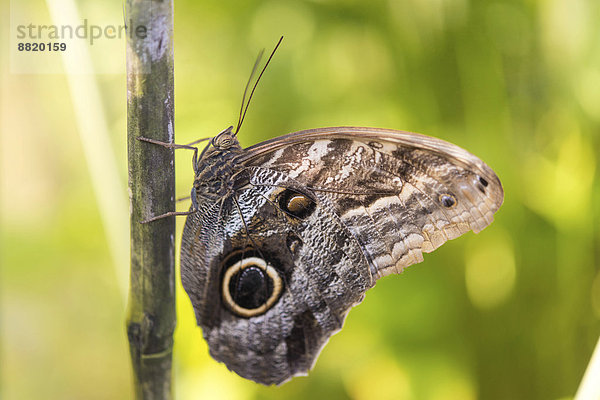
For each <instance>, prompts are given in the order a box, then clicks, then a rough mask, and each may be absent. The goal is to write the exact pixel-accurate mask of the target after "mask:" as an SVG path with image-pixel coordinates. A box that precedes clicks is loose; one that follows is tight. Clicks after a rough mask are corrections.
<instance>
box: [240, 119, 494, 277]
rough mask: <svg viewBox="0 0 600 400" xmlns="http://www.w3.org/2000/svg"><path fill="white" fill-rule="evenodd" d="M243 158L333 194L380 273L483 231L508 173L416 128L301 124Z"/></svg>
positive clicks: (336, 206) (343, 217) (338, 209)
mask: <svg viewBox="0 0 600 400" xmlns="http://www.w3.org/2000/svg"><path fill="white" fill-rule="evenodd" d="M243 163H244V164H245V165H247V166H256V167H259V168H265V169H269V170H274V171H278V172H281V173H283V174H285V175H287V176H288V177H289V178H291V179H293V180H295V181H297V182H298V184H300V185H304V186H305V187H307V188H310V189H311V190H313V191H314V192H315V193H316V195H317V196H318V197H319V198H320V199H323V200H325V199H326V201H327V202H329V203H330V204H331V205H332V206H333V207H334V210H335V213H336V214H337V215H338V216H339V217H340V218H341V220H342V221H343V223H344V225H345V226H346V227H347V228H348V229H349V231H350V232H351V233H352V235H353V237H354V238H355V239H356V240H357V242H358V243H359V244H360V246H361V248H362V249H363V251H364V252H365V254H366V255H367V258H368V259H369V264H370V268H371V272H372V274H373V276H374V277H375V278H380V277H382V276H385V275H388V274H390V273H399V272H401V271H402V269H403V268H405V267H407V266H409V265H411V264H414V263H418V262H421V261H423V252H425V253H428V252H431V251H433V250H435V249H436V248H438V247H439V246H441V245H442V244H443V243H444V242H446V241H447V240H449V239H454V238H456V237H458V236H460V235H462V234H463V233H465V232H468V231H470V230H473V231H474V232H479V231H481V230H482V229H483V228H485V227H486V226H488V225H489V224H490V223H491V222H492V220H493V215H494V213H495V212H496V211H497V210H498V209H499V208H500V206H501V204H502V201H503V198H504V194H503V190H502V185H501V183H500V180H499V179H498V177H497V176H496V174H495V173H494V172H493V171H492V169H491V168H490V167H488V166H487V165H486V164H485V163H484V162H482V161H481V160H480V159H479V158H477V157H475V156H474V155H472V154H470V153H469V152H467V151H465V150H463V149H461V148H460V147H458V146H456V145H453V144H451V143H448V142H445V141H442V140H439V139H435V138H432V137H428V136H424V135H419V134H415V133H410V132H402V131H395V130H387V129H375V128H360V127H336V128H322V129H314V130H307V131H301V132H296V133H292V134H289V135H286V136H283V137H280V138H276V139H273V140H269V141H266V142H263V143H261V144H258V145H256V146H253V147H250V148H248V149H247V151H246V155H245V158H244V160H243ZM451 203H452V204H451Z"/></svg>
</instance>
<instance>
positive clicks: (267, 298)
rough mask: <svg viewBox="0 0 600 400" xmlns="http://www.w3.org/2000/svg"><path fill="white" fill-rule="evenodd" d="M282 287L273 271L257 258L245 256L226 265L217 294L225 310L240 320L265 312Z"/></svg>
mask: <svg viewBox="0 0 600 400" xmlns="http://www.w3.org/2000/svg"><path fill="white" fill-rule="evenodd" d="M282 288H283V282H282V280H281V277H280V276H279V274H278V273H277V270H275V268H273V267H272V266H270V265H268V264H267V263H266V262H265V260H264V259H262V258H260V257H247V258H244V259H241V260H239V261H237V262H236V263H234V264H232V265H230V266H229V267H228V269H227V270H226V271H225V274H224V275H223V281H222V285H221V292H222V296H223V301H224V302H225V304H226V305H227V306H228V307H229V309H230V310H231V311H232V312H234V313H235V314H237V315H239V316H240V317H245V318H250V317H254V316H257V315H260V314H263V313H265V312H266V311H267V310H269V309H270V308H271V307H272V306H273V304H275V302H276V301H277V299H279V296H280V295H281V292H282Z"/></svg>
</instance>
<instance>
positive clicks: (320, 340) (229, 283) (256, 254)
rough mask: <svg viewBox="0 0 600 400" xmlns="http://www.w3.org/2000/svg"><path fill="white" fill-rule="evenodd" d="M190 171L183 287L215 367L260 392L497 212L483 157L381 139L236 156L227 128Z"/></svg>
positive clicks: (351, 130) (330, 136)
mask: <svg viewBox="0 0 600 400" xmlns="http://www.w3.org/2000/svg"><path fill="white" fill-rule="evenodd" d="M238 129H239V124H238ZM236 131H237V130H236ZM194 170H195V179H194V185H193V189H192V207H191V209H190V211H189V212H188V213H186V214H189V215H188V216H187V220H186V223H185V227H184V230H183V237H182V245H181V279H182V282H183V287H184V288H185V290H186V292H187V293H188V295H189V297H190V299H191V302H192V305H193V307H194V311H195V314H196V319H197V321H198V324H199V325H200V326H201V327H202V332H203V335H204V338H205V339H206V341H207V342H208V346H209V350H210V354H211V355H212V357H214V358H215V359H216V360H218V361H221V362H223V363H225V365H226V366H227V367H228V368H229V369H230V370H233V371H234V372H236V373H237V374H239V375H241V376H242V377H245V378H248V379H251V380H253V381H255V382H258V383H261V384H264V385H270V384H281V383H283V382H286V381H287V380H289V379H290V378H291V377H293V376H295V375H303V374H306V373H307V371H308V370H309V369H310V368H311V367H312V366H313V364H314V363H315V361H316V359H317V356H318V354H319V352H320V351H321V349H322V348H323V346H324V345H325V343H326V342H327V341H328V339H329V337H331V335H333V334H334V333H336V332H337V331H339V330H340V329H341V328H342V325H343V323H344V319H345V318H346V315H347V313H348V311H349V310H350V309H351V308H352V307H353V306H355V305H357V304H358V303H360V302H361V301H362V300H363V299H364V297H365V292H366V291H367V290H368V289H370V288H372V287H373V286H374V285H375V283H376V282H377V281H378V280H379V279H381V278H383V277H384V276H387V275H390V274H397V273H400V272H402V270H403V269H404V268H406V267H407V266H409V265H411V264H415V263H418V262H421V261H423V253H429V252H431V251H433V250H435V249H436V248H438V247H439V246H441V245H442V244H443V243H444V242H446V241H447V240H450V239H454V238H456V237H458V236H460V235H462V234H463V233H465V232H468V231H470V230H472V231H474V232H479V231H481V230H482V229H484V228H485V227H486V226H488V225H489V224H490V223H491V222H492V220H493V215H494V213H495V212H496V211H497V210H498V209H499V207H500V205H501V204H502V201H503V190H502V186H501V184H500V181H499V179H498V177H497V176H496V174H495V173H494V171H492V170H491V169H490V168H489V167H488V166H487V165H486V164H485V163H483V162H482V161H481V160H480V159H479V158H477V157H475V156H474V155H472V154H470V153H468V152H467V151H465V150H463V149H461V148H459V147H457V146H455V145H453V144H450V143H447V142H444V141H442V140H439V139H435V138H431V137H427V136H423V135H419V134H416V133H409V132H402V131H395V130H388V129H376V128H361V127H336V128H321V129H312V130H305V131H301V132H296V133H291V134H288V135H285V136H281V137H278V138H275V139H271V140H268V141H266V142H263V143H260V144H257V145H254V146H252V147H249V148H246V149H243V148H242V147H241V146H240V144H239V142H238V139H237V136H236V132H234V131H233V129H232V127H230V128H228V129H226V130H224V131H223V132H221V133H219V134H218V135H217V136H216V137H214V138H212V140H210V142H209V144H208V145H207V146H206V148H205V149H204V150H203V152H202V153H201V155H200V157H199V158H197V157H194Z"/></svg>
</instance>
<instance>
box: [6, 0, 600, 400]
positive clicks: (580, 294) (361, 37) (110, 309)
mask: <svg viewBox="0 0 600 400" xmlns="http://www.w3.org/2000/svg"><path fill="white" fill-rule="evenodd" d="M49 3H52V2H50V1H49V2H46V3H44V2H41V1H37V2H32V1H30V2H29V3H28V4H30V5H32V6H31V7H30V8H29V9H28V12H30V13H31V16H32V17H31V18H32V20H36V18H37V19H41V20H44V19H48V18H51V17H50V14H49V12H48V8H47V4H49ZM65 3H69V2H65ZM73 4H75V5H76V6H77V7H78V9H79V13H80V15H81V16H82V18H83V17H87V18H90V20H92V19H94V18H96V19H99V18H102V20H103V21H111V22H112V23H115V24H118V23H120V22H121V21H122V10H121V7H122V5H121V3H120V2H115V1H109V2H94V1H91V0H78V1H76V2H74V3H73ZM9 15H10V14H9V4H8V2H4V3H3V4H2V34H3V41H2V42H3V50H2V57H0V63H2V78H1V82H2V83H1V88H0V89H1V93H2V108H1V117H0V123H1V134H2V136H1V145H0V155H1V160H0V162H1V170H0V174H1V175H0V176H1V186H0V188H1V197H0V200H1V203H0V217H1V222H2V225H1V232H0V234H1V236H0V238H1V248H0V257H1V258H0V260H1V276H0V289H1V294H0V296H1V298H0V309H1V315H0V317H1V324H0V333H1V336H0V340H1V347H0V357H1V366H0V375H1V386H0V396H1V397H2V398H4V399H33V398H52V399H126V398H130V397H131V396H132V387H131V371H130V364H129V352H128V345H127V340H126V335H125V327H124V317H125V305H126V294H125V292H124V291H123V287H124V284H126V281H125V279H124V278H123V277H126V276H127V267H128V265H127V251H128V244H127V242H126V241H127V229H128V223H129V221H128V217H127V215H126V213H123V212H121V213H119V211H118V210H126V207H127V201H128V200H127V199H128V196H127V191H126V181H127V179H126V176H127V172H126V171H127V165H126V144H125V143H126V141H125V136H126V79H125V75H124V74H123V73H121V74H89V75H87V76H83V77H80V76H77V77H73V76H68V75H66V74H15V73H11V72H10V70H9V68H8V63H9V62H8V60H7V57H5V55H7V54H8V52H7V48H6V46H8V41H7V40H5V39H7V37H8V36H9V35H10V34H11V33H9V32H8V18H9ZM598 21H600V3H599V2H598V1H596V0H544V1H541V0H495V1H475V0H405V1H404V0H403V1H401V0H387V1H382V0H373V1H368V2H367V1H354V0H348V1H341V0H339V1H336V0H314V1H276V0H271V1H247V2H232V1H220V0H205V1H194V0H177V1H176V4H175V85H176V98H175V105H176V114H175V135H176V141H177V142H178V143H186V142H190V141H192V140H195V139H197V138H200V137H206V136H211V135H214V134H216V133H218V132H219V131H220V130H222V129H224V128H225V127H227V126H228V125H234V124H235V122H236V118H237V112H238V108H239V103H240V100H241V95H242V91H243V87H244V85H245V83H246V79H247V77H248V75H249V72H250V70H251V67H252V64H253V62H254V59H255V57H256V54H257V52H258V51H259V50H260V49H261V48H263V47H266V48H267V51H268V50H269V49H271V48H272V46H273V45H274V44H275V42H276V41H277V39H278V38H279V36H280V35H285V39H284V42H283V44H282V47H281V48H280V50H279V51H278V53H277V55H276V56H275V58H274V60H273V62H272V64H271V66H270V67H269V69H268V71H267V73H266V75H265V76H264V77H263V80H262V82H261V84H260V86H259V88H258V89H257V92H256V94H255V97H254V100H253V103H252V105H251V107H250V110H249V113H248V116H247V118H246V121H245V124H244V127H243V129H242V132H241V134H240V139H241V141H242V144H244V145H250V144H254V143H257V142H258V141H261V140H264V139H267V138H270V137H273V136H278V135H281V134H283V133H287V132H291V131H296V130H301V129H306V128H314V127H321V126H336V125H359V126H361V125H362V126H376V127H385V128H396V129H403V130H409V131H415V132H421V133H425V134H428V135H432V136H436V137H439V138H442V139H445V140H448V141H451V142H453V143H456V144H458V145H460V146H461V147H464V148H466V149H467V150H469V151H471V152H472V153H474V154H476V155H478V156H479V157H481V158H482V159H483V160H484V161H485V162H487V163H488V164H489V165H490V166H491V167H492V168H493V169H494V170H495V171H496V172H497V174H498V176H499V177H500V179H501V180H502V183H503V185H504V189H505V202H504V205H503V206H502V208H501V209H500V211H499V212H498V213H497V214H496V221H495V222H494V223H493V224H492V225H491V226H490V227H488V228H487V229H486V230H484V231H483V232H482V233H480V234H479V235H474V234H472V233H469V234H466V235H465V236H464V237H462V238H460V239H457V240H454V241H452V242H449V243H447V244H445V245H444V246H443V247H441V248H440V249H438V250H436V251H435V252H434V253H432V254H428V255H426V256H425V262H424V263H422V264H419V265H415V266H412V267H410V268H409V269H408V270H406V271H405V272H404V273H403V274H402V275H401V276H392V277H388V278H386V279H383V280H382V281H380V282H379V283H378V284H377V287H376V288H374V289H373V290H371V291H369V292H368V294H367V296H366V300H365V301H364V302H363V304H361V305H360V306H359V307H357V308H355V309H354V310H353V311H352V312H350V314H349V316H348V318H347V320H346V324H345V327H344V329H343V330H342V331H341V333H339V334H337V335H335V336H334V337H333V338H332V339H331V340H330V342H329V344H328V345H327V346H326V347H325V349H324V351H323V353H322V354H321V356H320V358H319V360H318V362H317V364H316V366H315V368H314V370H313V371H312V372H311V373H310V375H309V377H300V378H295V379H293V380H292V381H291V382H289V383H287V384H285V385H283V386H282V387H269V388H265V387H260V386H259V385H256V384H253V383H252V382H248V381H245V380H243V379H241V378H239V377H237V376H236V375H235V374H233V373H230V372H228V371H227V369H226V368H225V367H224V366H223V365H222V364H218V363H217V362H215V361H213V360H212V359H211V358H210V357H209V356H208V350H207V346H206V344H205V342H204V341H203V339H202V336H201V332H200V329H199V328H197V327H196V326H195V321H194V319H193V312H192V308H191V305H190V302H189V300H188V299H187V297H186V295H185V293H184V292H183V290H182V289H181V285H180V283H179V280H178V292H177V295H178V298H177V311H178V325H177V331H176V334H175V358H174V382H175V383H174V385H175V394H176V397H177V398H180V399H198V398H210V399H258V398H260V399H271V398H273V399H275V398H286V399H296V398H297V399H306V398H329V399H346V398H350V399H435V400H442V399H461V400H470V399H569V398H572V397H573V396H574V394H575V392H576V390H577V387H578V385H579V382H580V380H581V378H582V376H583V373H584V371H585V368H586V365H587V363H588V361H589V359H590V356H591V354H592V350H593V348H594V346H595V343H596V341H597V340H598V337H599V335H600V269H599V264H600V261H599V260H600V221H599V216H600V206H599V204H600V201H599V200H600V184H599V179H598V157H600V24H598ZM124 48H125V46H124V41H121V42H119V44H118V45H117V47H116V51H114V52H113V53H112V54H105V59H99V60H95V61H94V62H96V63H102V62H114V63H120V64H119V65H122V68H123V69H122V70H123V71H124V68H125V64H124ZM82 82H83V83H82ZM85 82H87V83H85ZM89 82H92V86H90V87H88V86H85V85H86V84H89ZM90 88H91V89H90ZM94 88H97V89H98V93H99V97H98V98H97V99H96V100H97V101H96V102H95V103H92V104H94V107H93V109H92V110H89V109H87V110H86V109H85V108H82V107H81V104H82V103H85V102H82V101H81V99H82V98H83V99H88V100H89V99H90V98H93V97H94V93H95V92H94V90H95V89H94ZM82 93H83V97H81V96H82ZM87 94H89V96H88V95H87ZM78 96H80V97H78ZM90 121H91V122H90ZM86 123H87V124H88V125H87V126H91V128H90V129H93V128H97V127H99V126H101V127H104V128H103V130H102V131H103V132H104V133H105V134H106V135H105V136H106V137H105V138H104V142H103V143H104V144H108V147H106V146H105V147H103V150H102V151H101V147H102V146H97V148H98V151H92V152H90V151H89V149H90V148H92V149H93V148H94V146H93V145H92V146H91V147H90V145H89V142H88V144H87V145H86V140H88V139H85V138H86V136H85V134H86V132H87V129H83V130H84V131H86V132H81V131H82V127H85V126H86ZM96 140H99V139H96ZM190 156H191V155H190V154H188V153H187V152H185V151H182V152H181V153H177V154H176V159H177V160H176V166H177V192H178V195H181V196H185V195H186V194H187V193H189V188H190V187H191V182H192V178H193V177H192V170H191V168H190ZM94 165H96V167H93V166H94ZM98 165H101V166H102V165H103V166H104V168H100V169H99V168H97V166H98ZM94 168H95V169H94ZM94 171H95V172H94ZM98 171H100V173H98ZM102 171H104V173H102ZM110 171H117V172H116V174H113V175H110ZM119 188H120V189H119ZM107 196H108V198H111V199H113V201H114V204H112V203H111V202H110V201H108V202H107V200H106V199H107ZM102 204H104V205H102ZM111 204H112V206H111ZM180 207H181V208H186V207H187V205H186V204H181V205H180ZM111 210H113V211H114V212H111ZM182 226H183V220H179V221H178V232H179V235H180V234H181V229H182ZM177 241H178V242H179V238H178V239H177Z"/></svg>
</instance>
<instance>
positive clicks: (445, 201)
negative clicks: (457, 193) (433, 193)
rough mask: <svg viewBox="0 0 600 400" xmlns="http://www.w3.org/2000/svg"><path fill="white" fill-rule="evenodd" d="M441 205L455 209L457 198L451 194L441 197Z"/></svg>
mask: <svg viewBox="0 0 600 400" xmlns="http://www.w3.org/2000/svg"><path fill="white" fill-rule="evenodd" d="M440 203H442V205H443V206H444V207H446V208H450V207H453V206H454V205H455V204H456V198H455V197H454V196H452V195H451V194H442V195H440Z"/></svg>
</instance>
